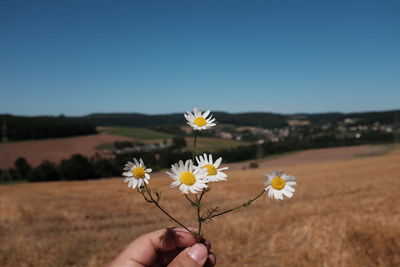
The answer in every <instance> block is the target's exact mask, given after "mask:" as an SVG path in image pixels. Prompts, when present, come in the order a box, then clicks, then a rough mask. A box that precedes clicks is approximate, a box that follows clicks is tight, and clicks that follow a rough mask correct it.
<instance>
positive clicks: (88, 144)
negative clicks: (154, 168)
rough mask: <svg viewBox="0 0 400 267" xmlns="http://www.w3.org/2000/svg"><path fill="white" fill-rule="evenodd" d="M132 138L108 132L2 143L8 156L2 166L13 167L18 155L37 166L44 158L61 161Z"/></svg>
mask: <svg viewBox="0 0 400 267" xmlns="http://www.w3.org/2000/svg"><path fill="white" fill-rule="evenodd" d="M129 140H131V139H130V138H127V137H123V136H113V135H108V134H96V135H86V136H79V137H68V138H56V139H47V140H35V141H19V142H10V143H7V144H0V151H2V152H4V151H5V152H6V157H5V159H4V161H3V158H2V163H1V165H0V168H4V167H6V168H8V167H12V166H13V164H14V161H15V160H16V159H17V158H18V157H24V158H26V159H27V160H28V162H29V163H30V164H31V165H33V166H37V165H39V164H40V163H42V161H44V160H51V161H54V162H59V161H61V160H62V159H66V158H69V157H70V156H71V155H73V154H82V155H84V156H93V155H95V154H96V153H99V151H98V150H96V149H95V147H96V146H98V145H100V144H104V143H110V142H115V141H129ZM2 156H3V155H2Z"/></svg>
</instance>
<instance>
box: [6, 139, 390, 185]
mask: <svg viewBox="0 0 400 267" xmlns="http://www.w3.org/2000/svg"><path fill="white" fill-rule="evenodd" d="M393 138H394V135H393V134H385V135H382V134H381V135H366V136H364V137H363V138H359V139H357V138H353V139H350V138H347V139H340V137H338V136H337V135H334V134H332V135H325V136H321V137H318V138H308V139H304V140H301V141H299V140H298V139H296V138H289V139H286V140H285V141H282V142H274V143H273V142H268V143H264V144H259V145H256V144H253V145H249V146H240V147H235V148H230V149H224V150H221V151H219V152H217V153H213V155H214V158H217V157H222V158H223V162H225V163H229V162H240V161H246V160H254V159H258V158H260V157H265V156H270V155H275V154H281V153H285V152H291V151H296V150H304V149H312V148H324V147H337V146H350V145H360V144H371V143H385V142H386V143H387V142H393ZM183 147H184V146H183V144H182V146H175V147H174V148H171V149H160V150H156V151H150V152H130V153H123V154H116V155H114V156H113V157H112V158H103V157H100V156H99V155H96V156H94V157H85V156H82V155H79V154H77V155H73V156H71V157H70V158H69V159H65V160H62V161H61V162H60V163H58V164H56V163H52V162H50V161H44V162H42V164H40V165H39V166H37V167H31V166H30V165H29V163H28V162H27V161H26V159H24V158H18V159H17V160H16V161H15V164H14V165H15V166H14V168H12V169H9V170H3V172H6V171H7V173H8V176H9V178H8V179H11V180H21V179H23V180H28V181H30V182H39V181H59V180H63V181H72V180H86V179H99V178H104V177H116V176H121V174H122V168H123V167H124V164H125V163H126V162H127V161H129V160H132V157H136V158H143V160H144V161H145V163H146V165H147V166H149V167H151V168H152V169H153V170H154V171H158V170H160V169H166V168H170V167H171V165H172V164H174V163H176V162H178V161H179V160H182V159H190V158H191V157H192V154H191V152H190V151H187V150H185V149H183ZM0 177H3V178H4V177H6V175H4V173H3V175H2V173H1V170H0Z"/></svg>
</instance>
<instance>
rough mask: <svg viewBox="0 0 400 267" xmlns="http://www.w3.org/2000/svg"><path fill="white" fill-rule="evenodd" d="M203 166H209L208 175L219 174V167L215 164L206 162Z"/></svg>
mask: <svg viewBox="0 0 400 267" xmlns="http://www.w3.org/2000/svg"><path fill="white" fill-rule="evenodd" d="M203 168H207V172H208V174H207V175H208V176H212V175H216V174H217V169H216V168H215V167H214V165H211V164H206V165H204V166H203Z"/></svg>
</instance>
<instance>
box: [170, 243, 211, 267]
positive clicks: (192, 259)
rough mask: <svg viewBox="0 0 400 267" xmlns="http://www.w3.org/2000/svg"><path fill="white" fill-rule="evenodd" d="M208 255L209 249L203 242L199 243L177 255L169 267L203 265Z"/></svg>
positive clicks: (197, 266)
mask: <svg viewBox="0 0 400 267" xmlns="http://www.w3.org/2000/svg"><path fill="white" fill-rule="evenodd" d="M207 256H208V250H207V248H206V246H204V245H203V244H200V243H197V244H194V245H193V246H191V247H188V248H186V249H184V250H183V251H182V252H181V253H179V254H178V256H176V257H175V258H174V259H173V261H171V263H170V264H169V265H168V267H202V266H203V265H204V264H205V262H206V260H207Z"/></svg>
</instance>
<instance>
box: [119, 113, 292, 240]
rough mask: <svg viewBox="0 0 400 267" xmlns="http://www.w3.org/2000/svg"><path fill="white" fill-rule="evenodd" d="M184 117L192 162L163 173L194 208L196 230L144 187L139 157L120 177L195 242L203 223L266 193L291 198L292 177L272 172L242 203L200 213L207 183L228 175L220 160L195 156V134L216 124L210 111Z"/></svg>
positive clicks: (146, 175) (145, 179) (145, 169)
mask: <svg viewBox="0 0 400 267" xmlns="http://www.w3.org/2000/svg"><path fill="white" fill-rule="evenodd" d="M184 116H185V118H186V120H187V124H189V125H190V126H191V127H192V128H193V130H194V144H193V153H192V159H186V160H185V161H183V160H180V161H179V162H177V163H175V164H173V165H172V166H171V170H170V171H169V172H167V174H168V175H169V176H170V177H171V179H172V180H173V181H172V183H171V187H178V188H179V190H180V191H181V193H182V194H184V196H185V198H186V199H187V200H188V201H189V202H190V204H191V205H192V206H193V207H194V208H195V209H196V216H197V221H198V228H197V229H196V230H191V229H189V228H188V227H187V226H185V225H184V224H183V223H182V222H180V221H179V220H177V219H176V218H174V217H173V216H172V215H171V214H169V213H168V212H167V211H166V210H165V209H164V208H163V207H162V206H161V205H160V200H161V193H160V192H159V191H158V190H151V189H150V187H149V185H148V184H149V181H150V173H151V172H152V169H151V168H148V167H146V165H145V164H144V162H143V160H142V159H141V158H140V159H139V160H138V159H136V158H133V162H130V161H129V162H128V163H126V164H125V167H124V172H123V173H122V175H123V176H125V177H126V178H125V182H128V187H130V188H133V189H135V188H137V190H138V192H139V193H141V194H142V196H143V198H144V200H145V201H147V202H149V203H152V204H154V205H155V206H157V207H158V208H159V209H160V210H161V211H162V212H163V213H165V215H167V216H168V217H169V218H171V219H172V220H173V221H174V222H175V223H177V224H178V225H180V226H181V227H183V228H185V229H186V230H187V231H189V232H191V233H192V234H193V235H194V236H196V238H197V240H198V241H199V242H200V240H201V239H202V224H203V223H204V222H207V221H210V220H211V219H213V218H215V217H217V216H221V215H224V214H227V213H229V212H232V211H234V210H237V209H240V208H242V207H248V206H250V205H251V204H252V203H253V202H254V201H255V200H257V199H258V198H260V197H261V196H262V195H263V194H264V193H267V195H268V197H270V198H275V199H281V200H282V199H283V196H286V197H288V198H291V197H292V196H293V192H294V191H295V189H294V186H296V181H295V180H296V179H295V177H294V176H292V175H289V174H286V173H284V172H282V171H273V172H271V173H268V174H267V175H266V176H265V178H266V181H265V182H264V185H265V186H264V187H263V188H262V191H261V192H260V193H259V194H258V195H256V196H255V197H253V198H251V199H249V200H247V201H246V202H244V203H243V204H241V205H239V206H236V207H233V208H231V209H227V210H223V211H220V210H219V209H218V208H214V209H206V210H205V211H202V208H203V207H202V200H203V197H204V195H205V193H206V192H208V190H209V186H210V183H213V182H219V181H226V180H227V177H228V175H227V174H225V172H224V171H226V170H228V167H221V162H222V158H218V159H216V160H215V161H214V160H213V156H212V155H211V154H203V155H196V141H197V132H198V131H204V130H207V129H210V128H211V127H213V126H215V125H216V121H215V118H213V116H212V115H211V114H210V110H207V111H206V112H204V113H202V112H201V111H200V110H199V109H197V108H195V109H194V112H193V113H192V112H187V113H185V114H184Z"/></svg>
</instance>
